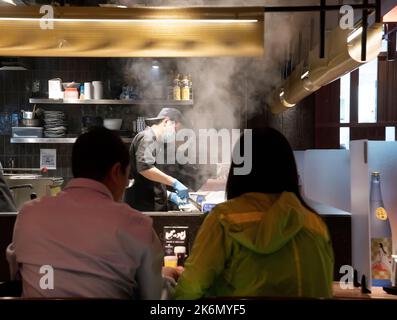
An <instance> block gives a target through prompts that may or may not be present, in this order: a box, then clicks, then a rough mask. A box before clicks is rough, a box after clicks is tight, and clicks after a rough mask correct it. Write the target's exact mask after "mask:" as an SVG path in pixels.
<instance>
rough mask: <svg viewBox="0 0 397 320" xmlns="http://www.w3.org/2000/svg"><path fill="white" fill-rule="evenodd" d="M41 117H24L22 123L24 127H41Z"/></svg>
mask: <svg viewBox="0 0 397 320" xmlns="http://www.w3.org/2000/svg"><path fill="white" fill-rule="evenodd" d="M40 123H41V121H40V119H22V125H23V126H24V127H39V126H40Z"/></svg>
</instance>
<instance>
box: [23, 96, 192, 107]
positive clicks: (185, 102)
mask: <svg viewBox="0 0 397 320" xmlns="http://www.w3.org/2000/svg"><path fill="white" fill-rule="evenodd" d="M29 102H30V103H35V104H81V105H85V104H107V105H109V104H114V105H117V104H118V105H159V106H164V107H166V106H192V105H193V100H112V99H100V100H94V99H91V100H64V99H58V100H57V99H36V98H30V99H29Z"/></svg>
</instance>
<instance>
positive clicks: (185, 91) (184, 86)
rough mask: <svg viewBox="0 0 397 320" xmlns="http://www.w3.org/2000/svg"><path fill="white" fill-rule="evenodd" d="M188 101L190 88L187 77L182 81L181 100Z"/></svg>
mask: <svg viewBox="0 0 397 320" xmlns="http://www.w3.org/2000/svg"><path fill="white" fill-rule="evenodd" d="M189 99H190V88H189V79H188V78H187V76H183V79H182V100H189Z"/></svg>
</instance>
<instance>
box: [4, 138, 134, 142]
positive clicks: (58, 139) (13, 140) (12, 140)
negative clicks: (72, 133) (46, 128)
mask: <svg viewBox="0 0 397 320" xmlns="http://www.w3.org/2000/svg"><path fill="white" fill-rule="evenodd" d="M76 139H77V138H27V137H25V138H11V140H10V142H11V143H74V142H75V141H76ZM121 139H122V140H123V142H125V143H131V142H132V138H123V137H122V138H121Z"/></svg>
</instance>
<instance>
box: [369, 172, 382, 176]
mask: <svg viewBox="0 0 397 320" xmlns="http://www.w3.org/2000/svg"><path fill="white" fill-rule="evenodd" d="M371 175H372V176H374V177H379V176H380V173H379V172H378V171H374V172H372V174H371Z"/></svg>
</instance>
